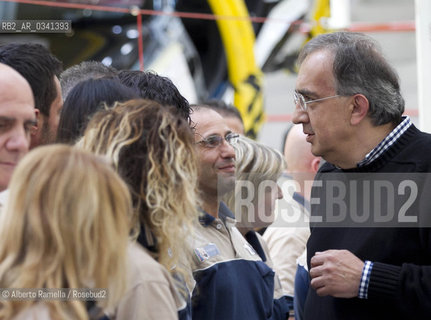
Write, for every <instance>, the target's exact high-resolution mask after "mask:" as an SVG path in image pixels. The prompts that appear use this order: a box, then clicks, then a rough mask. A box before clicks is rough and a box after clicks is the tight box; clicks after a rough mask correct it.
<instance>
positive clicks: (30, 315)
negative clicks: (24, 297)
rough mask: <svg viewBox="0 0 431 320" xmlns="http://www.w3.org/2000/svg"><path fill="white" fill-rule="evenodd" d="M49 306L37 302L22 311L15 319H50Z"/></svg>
mask: <svg viewBox="0 0 431 320" xmlns="http://www.w3.org/2000/svg"><path fill="white" fill-rule="evenodd" d="M50 319H51V316H50V313H49V309H48V307H47V306H46V305H45V304H44V303H36V304H34V305H32V306H31V307H29V308H27V309H25V310H23V311H21V312H20V313H19V314H18V315H17V316H16V317H14V318H13V320H50Z"/></svg>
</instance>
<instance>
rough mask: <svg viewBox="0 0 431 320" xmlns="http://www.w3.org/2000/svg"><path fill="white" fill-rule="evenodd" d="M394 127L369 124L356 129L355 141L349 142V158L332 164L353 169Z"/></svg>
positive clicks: (388, 124)
mask: <svg viewBox="0 0 431 320" xmlns="http://www.w3.org/2000/svg"><path fill="white" fill-rule="evenodd" d="M395 127H396V125H394V124H393V123H387V124H384V125H381V126H377V127H375V126H372V125H371V123H369V124H368V125H365V126H363V127H362V128H360V129H358V131H357V134H356V135H355V141H352V142H351V148H350V150H351V152H350V153H349V154H350V156H349V157H348V158H345V159H343V160H344V161H343V160H341V159H340V161H338V163H334V164H335V165H337V166H338V167H340V168H342V169H350V168H355V167H356V166H357V164H358V163H359V162H360V161H362V160H363V159H364V158H365V156H366V155H367V154H368V153H370V152H371V150H373V149H374V148H375V147H377V145H378V144H379V143H380V142H381V141H382V140H383V139H384V138H386V136H387V135H388V134H389V133H391V131H392V130H393V129H394V128H395Z"/></svg>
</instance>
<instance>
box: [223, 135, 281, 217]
mask: <svg viewBox="0 0 431 320" xmlns="http://www.w3.org/2000/svg"><path fill="white" fill-rule="evenodd" d="M233 147H234V149H235V166H236V179H237V180H247V181H249V182H251V183H252V184H253V187H254V188H255V189H256V193H257V190H258V187H259V184H260V183H261V182H263V181H267V180H272V181H274V182H277V179H278V178H279V177H280V176H281V174H282V173H283V171H284V170H285V168H286V162H285V160H284V157H283V155H282V154H281V153H280V152H279V151H278V150H276V149H273V148H271V147H269V146H267V145H264V144H262V143H259V142H256V141H254V140H251V139H249V138H247V137H244V136H240V138H239V140H238V143H236V144H234V145H233ZM247 193H248V191H247V190H246V189H244V188H241V187H238V186H236V187H235V190H234V191H232V192H230V193H228V194H226V195H225V196H224V198H223V201H224V202H225V203H226V204H227V206H228V207H229V208H230V209H231V210H232V212H235V197H237V196H239V195H240V194H241V199H246V198H247V197H248V194H247ZM256 200H257V197H255V198H254V201H256ZM235 214H241V220H240V221H247V220H244V219H247V216H248V211H247V209H246V208H245V207H242V211H241V212H235Z"/></svg>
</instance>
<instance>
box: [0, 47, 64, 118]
mask: <svg viewBox="0 0 431 320" xmlns="http://www.w3.org/2000/svg"><path fill="white" fill-rule="evenodd" d="M0 62H1V63H4V64H6V65H8V66H10V67H12V68H13V69H15V70H16V71H18V72H19V73H20V74H21V75H22V76H23V77H24V78H25V79H26V80H27V82H28V83H29V84H30V87H31V90H32V91H33V95H34V101H35V108H36V109H39V111H40V112H41V113H42V114H43V115H44V116H49V112H50V108H51V104H52V102H53V101H54V100H55V98H56V97H57V95H58V94H59V92H57V88H56V85H55V81H54V76H57V77H58V76H59V75H60V73H61V71H62V70H63V64H62V62H60V61H59V60H58V59H57V58H56V57H55V56H54V55H52V54H51V53H50V52H49V50H48V49H47V48H45V47H44V46H42V45H40V44H37V43H9V44H6V45H3V46H1V47H0Z"/></svg>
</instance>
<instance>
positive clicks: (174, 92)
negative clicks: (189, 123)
mask: <svg viewBox="0 0 431 320" xmlns="http://www.w3.org/2000/svg"><path fill="white" fill-rule="evenodd" d="M118 77H119V78H120V81H121V82H122V83H123V84H124V85H126V86H128V87H130V88H132V89H134V90H137V91H138V93H139V97H141V98H142V99H148V100H154V101H157V102H158V103H160V104H162V105H168V106H174V107H175V108H177V109H178V110H179V111H180V113H181V115H182V116H183V118H184V119H187V120H190V105H189V102H188V101H187V99H186V98H184V97H183V96H182V95H181V93H180V92H179V91H178V89H177V87H176V86H175V85H174V84H173V82H172V81H171V80H170V79H169V78H166V77H162V76H159V75H157V74H155V73H152V72H148V71H137V70H133V71H127V70H122V71H120V72H119V74H118Z"/></svg>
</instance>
